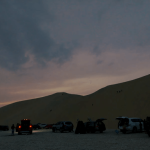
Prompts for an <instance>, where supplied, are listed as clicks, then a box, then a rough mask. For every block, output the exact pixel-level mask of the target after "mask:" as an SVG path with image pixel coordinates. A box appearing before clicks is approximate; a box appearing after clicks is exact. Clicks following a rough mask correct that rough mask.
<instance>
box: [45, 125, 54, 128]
mask: <svg viewBox="0 0 150 150" xmlns="http://www.w3.org/2000/svg"><path fill="white" fill-rule="evenodd" d="M52 127H53V124H47V125H46V126H45V127H44V128H45V129H52Z"/></svg>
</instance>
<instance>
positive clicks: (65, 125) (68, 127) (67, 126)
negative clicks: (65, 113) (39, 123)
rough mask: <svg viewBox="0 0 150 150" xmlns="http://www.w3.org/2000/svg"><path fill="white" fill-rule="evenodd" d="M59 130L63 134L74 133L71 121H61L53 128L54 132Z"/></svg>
mask: <svg viewBox="0 0 150 150" xmlns="http://www.w3.org/2000/svg"><path fill="white" fill-rule="evenodd" d="M57 130H59V131H60V132H61V133H62V132H64V131H69V132H71V131H73V123H72V122H70V121H60V122H57V123H56V124H54V125H53V126H52V131H53V132H55V131H57Z"/></svg>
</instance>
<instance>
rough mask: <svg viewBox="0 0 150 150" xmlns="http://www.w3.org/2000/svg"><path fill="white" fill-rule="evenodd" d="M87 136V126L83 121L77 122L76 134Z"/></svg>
mask: <svg viewBox="0 0 150 150" xmlns="http://www.w3.org/2000/svg"><path fill="white" fill-rule="evenodd" d="M78 133H80V134H85V133H86V128H85V124H84V123H83V121H78V122H77V127H76V130H75V134H78Z"/></svg>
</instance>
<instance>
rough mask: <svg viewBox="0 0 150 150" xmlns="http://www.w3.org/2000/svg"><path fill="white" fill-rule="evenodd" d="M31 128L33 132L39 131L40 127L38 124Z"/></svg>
mask: <svg viewBox="0 0 150 150" xmlns="http://www.w3.org/2000/svg"><path fill="white" fill-rule="evenodd" d="M32 128H33V130H36V129H41V127H40V126H39V125H38V124H34V125H32Z"/></svg>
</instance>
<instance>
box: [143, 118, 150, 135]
mask: <svg viewBox="0 0 150 150" xmlns="http://www.w3.org/2000/svg"><path fill="white" fill-rule="evenodd" d="M144 129H145V131H146V133H147V134H148V136H149V137H150V117H147V118H146V119H145V120H144Z"/></svg>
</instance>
